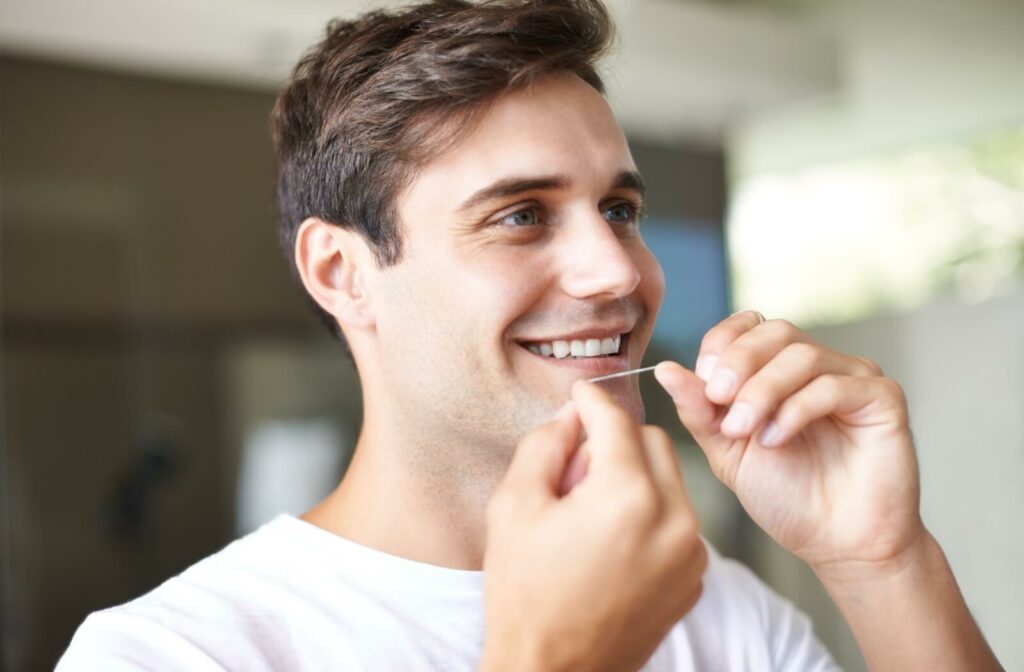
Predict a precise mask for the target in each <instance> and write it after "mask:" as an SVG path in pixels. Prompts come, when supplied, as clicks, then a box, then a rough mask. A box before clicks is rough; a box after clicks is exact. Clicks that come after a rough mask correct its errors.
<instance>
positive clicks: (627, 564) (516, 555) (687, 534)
mask: <svg viewBox="0 0 1024 672" xmlns="http://www.w3.org/2000/svg"><path fill="white" fill-rule="evenodd" d="M572 395H573V402H571V403H570V404H569V405H567V406H566V408H564V409H562V411H560V412H559V414H558V416H557V417H556V418H555V419H554V420H552V421H551V422H549V423H547V424H545V425H543V426H542V427H540V428H539V429H537V430H535V431H534V432H532V433H530V434H529V435H527V436H526V437H525V438H524V439H523V440H522V441H521V442H520V444H519V446H518V448H517V449H516V454H515V456H514V457H513V459H512V464H511V466H510V467H509V470H508V473H507V474H506V476H505V478H504V480H503V481H502V482H501V484H500V485H499V486H498V488H497V490H496V491H495V493H494V495H493V497H492V499H491V502H490V505H489V506H488V511H487V550H486V555H485V558H484V572H485V575H484V577H485V578H484V601H485V609H486V640H485V644H484V655H483V659H482V662H481V669H482V670H486V671H490V670H526V669H529V670H569V669H571V670H626V669H634V670H635V669H639V668H640V667H642V666H643V664H644V663H645V662H646V661H647V659H648V658H650V656H651V655H652V654H653V653H654V651H655V649H656V648H657V646H658V644H659V643H660V642H661V640H662V639H664V637H665V635H666V634H667V633H668V631H669V630H670V629H671V627H672V626H673V625H674V624H675V623H676V622H677V621H678V620H679V619H680V618H682V617H683V615H685V614H686V613H687V612H688V611H689V610H690V609H691V608H692V607H693V606H694V605H695V604H696V603H697V599H698V598H699V597H700V593H701V577H702V575H703V572H704V567H705V565H706V563H707V552H706V550H705V548H704V544H703V542H702V541H701V539H700V537H699V536H698V534H697V532H698V523H697V517H696V515H695V514H694V511H693V509H692V508H691V506H690V503H689V501H688V499H687V496H686V491H685V488H684V486H683V479H682V475H681V473H680V471H679V466H678V463H677V462H676V459H675V456H674V453H673V450H672V443H671V441H670V439H669V437H668V435H667V434H666V433H665V432H664V431H663V430H662V429H660V428H658V427H653V426H643V427H641V426H640V425H638V424H637V423H636V422H635V421H634V420H633V418H632V417H631V416H630V415H629V414H628V413H627V412H626V411H625V410H624V409H623V408H621V407H620V406H619V405H618V404H616V403H615V402H614V401H613V400H612V398H611V397H610V396H609V395H608V394H607V393H606V392H605V391H604V390H602V389H601V388H599V387H598V386H597V385H594V384H592V383H585V382H578V383H576V385H575V386H574V387H573V392H572ZM583 430H585V432H586V437H587V438H586V441H585V442H584V443H583V444H582V445H579V442H580V438H581V434H582V431H583ZM577 446H579V448H578V449H579V450H580V451H585V452H584V454H585V455H588V456H589V464H588V467H587V475H586V477H585V478H584V479H583V480H582V481H581V482H580V483H578V484H577V485H576V486H575V487H574V488H573V489H572V490H571V491H570V492H569V493H568V494H566V495H565V496H563V497H560V496H559V490H560V486H561V485H562V479H563V475H564V472H565V470H566V467H567V464H568V462H569V459H570V457H571V456H572V455H573V452H574V451H575V450H577Z"/></svg>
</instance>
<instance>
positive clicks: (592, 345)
mask: <svg viewBox="0 0 1024 672" xmlns="http://www.w3.org/2000/svg"><path fill="white" fill-rule="evenodd" d="M621 345H622V335H621V334H620V335H618V336H615V337H614V338H611V337H609V338H604V339H601V338H588V339H586V340H582V339H577V340H573V341H550V342H548V343H530V344H529V345H527V346H526V348H527V349H528V350H529V351H530V352H532V353H534V354H537V355H541V356H542V357H555V358H557V359H564V358H566V357H603V356H605V355H615V354H618V352H619V350H620V349H621Z"/></svg>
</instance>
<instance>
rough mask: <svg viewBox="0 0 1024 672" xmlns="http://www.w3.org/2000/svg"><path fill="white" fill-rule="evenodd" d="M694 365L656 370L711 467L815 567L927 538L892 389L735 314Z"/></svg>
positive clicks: (864, 563)
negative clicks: (689, 368)
mask: <svg viewBox="0 0 1024 672" xmlns="http://www.w3.org/2000/svg"><path fill="white" fill-rule="evenodd" d="M696 370H697V373H696V374H695V373H693V372H691V371H689V370H687V369H685V368H683V367H682V366H680V365H678V364H675V363H673V362H664V363H662V364H660V365H659V366H658V368H657V369H656V371H655V376H656V377H657V379H658V381H659V382H660V383H661V384H662V386H663V387H665V389H666V390H667V391H668V392H669V393H670V394H671V395H672V397H673V399H674V401H675V404H676V408H677V410H678V413H679V418H680V420H682V422H683V424H684V425H685V426H686V428H687V429H688V430H689V431H690V433H691V434H693V437H694V438H695V439H696V441H697V443H698V444H699V445H700V446H701V448H702V449H703V450H704V452H705V453H706V455H707V457H708V460H709V462H710V465H711V468H712V470H713V471H714V473H715V475H716V476H717V477H718V478H719V479H720V480H721V481H722V482H723V483H725V484H726V485H727V486H728V487H729V488H730V489H732V490H733V491H734V492H735V493H736V495H737V497H738V498H739V500H740V503H741V504H742V505H743V507H744V508H745V509H746V510H747V512H748V513H749V514H750V516H751V518H753V520H754V521H755V522H756V523H757V524H758V525H759V526H760V527H761V528H763V529H764V530H765V531H766V532H767V533H768V534H769V535H771V537H772V538H773V539H775V541H777V542H778V543H779V544H780V545H782V546H783V547H784V548H786V549H787V550H789V551H790V552H792V553H794V554H795V555H797V556H798V557H800V558H802V559H803V560H804V561H805V562H807V563H808V564H809V565H811V567H812V568H814V569H815V570H816V571H822V570H824V571H829V570H830V569H838V568H840V567H854V566H856V567H859V568H862V569H869V568H872V567H884V566H889V565H891V564H892V563H893V562H895V564H897V565H898V564H899V562H898V561H899V559H900V556H901V555H903V554H905V553H907V552H908V551H910V550H912V549H913V548H914V546H915V545H917V544H919V543H921V542H922V541H923V540H924V539H926V538H927V537H928V535H927V533H926V531H925V529H924V526H923V524H922V522H921V518H920V514H919V485H918V473H917V462H916V458H915V455H914V446H913V441H912V439H911V435H910V429H909V426H908V419H907V404H906V399H905V398H904V395H903V391H902V389H901V388H900V386H899V385H898V384H897V383H895V382H893V381H892V380H890V379H888V378H886V377H884V375H883V374H882V371H881V369H880V368H879V367H878V366H877V365H876V364H875V363H873V362H871V361H869V360H866V359H863V358H858V357H850V356H846V355H843V354H841V353H838V352H835V351H832V350H829V349H827V348H825V347H823V346H821V345H819V344H817V343H815V342H814V341H812V340H811V339H810V338H809V337H808V336H807V335H806V334H804V333H803V332H802V331H800V330H799V329H797V328H796V327H794V326H793V325H792V324H790V323H788V322H785V321H783V320H768V321H765V320H764V318H763V317H761V315H760V314H759V313H755V312H753V311H746V312H741V313H737V314H735V315H733V316H731V317H729V318H727V319H725V320H724V321H722V322H721V323H719V324H718V325H717V326H715V327H714V328H713V329H711V331H709V332H708V333H707V335H706V336H705V337H704V341H703V343H702V345H701V352H700V357H699V358H698V360H697V366H696Z"/></svg>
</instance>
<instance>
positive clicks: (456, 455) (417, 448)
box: [302, 403, 508, 570]
mask: <svg viewBox="0 0 1024 672" xmlns="http://www.w3.org/2000/svg"><path fill="white" fill-rule="evenodd" d="M376 410H377V409H375V408H374V405H372V404H369V403H367V405H366V406H365V418H364V423H363V430H362V432H361V433H360V437H359V441H358V443H357V445H356V449H355V453H354V455H353V458H352V462H351V464H350V465H349V468H348V470H347V471H346V473H345V476H344V478H343V479H342V481H341V484H340V485H339V486H338V488H337V489H336V490H335V491H334V492H333V493H331V494H330V495H329V496H328V497H327V498H326V499H324V500H323V501H322V502H320V503H319V504H317V505H316V506H315V507H313V508H312V509H311V510H310V511H308V512H307V513H305V514H304V515H303V516H302V518H303V519H304V520H306V521H308V522H310V523H313V524H314V525H317V526H319V527H322V528H324V529H326V530H328V531H330V532H333V533H335V534H338V535H340V536H343V537H345V538H346V539H349V540H351V541H354V542H356V543H359V544H362V545H364V546H368V547H370V548H374V549H376V550H379V551H383V552H385V553H389V554H391V555H396V556H399V557H404V558H409V559H411V560H416V561H419V562H425V563H429V564H433V565H439V566H442V567H452V568H457V569H472V570H479V569H481V568H482V567H483V557H484V546H485V543H486V528H485V513H484V512H485V510H486V507H487V502H488V500H489V499H490V496H491V493H492V492H493V491H494V488H495V487H496V486H497V484H498V481H499V480H500V479H501V477H502V476H503V475H504V472H505V468H506V467H507V466H508V465H507V462H505V463H503V464H501V463H498V461H495V460H494V459H490V460H488V459H486V456H487V455H488V454H489V452H488V451H481V450H480V448H479V447H476V446H472V447H470V446H467V447H465V448H463V449H461V450H460V449H456V448H455V447H454V446H453V445H452V443H451V442H450V441H445V442H443V444H442V443H440V442H438V441H436V440H434V441H431V440H429V439H425V438H423V437H422V436H415V432H409V431H408V430H407V429H405V428H403V427H401V426H400V425H399V424H397V423H396V422H395V418H398V417H400V416H398V415H397V414H388V413H377V412H375V411H376ZM384 420H389V421H390V422H385V421H384ZM410 434H413V435H410ZM482 458H484V459H482Z"/></svg>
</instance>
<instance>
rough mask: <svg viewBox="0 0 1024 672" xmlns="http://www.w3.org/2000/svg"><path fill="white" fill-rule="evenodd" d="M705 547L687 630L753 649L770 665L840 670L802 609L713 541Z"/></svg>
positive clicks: (725, 644) (736, 647) (721, 643)
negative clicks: (704, 565)
mask: <svg viewBox="0 0 1024 672" xmlns="http://www.w3.org/2000/svg"><path fill="white" fill-rule="evenodd" d="M707 548H708V567H707V570H706V571H705V574H704V593H703V595H702V596H701V599H700V602H699V603H698V604H697V606H696V607H695V608H694V609H693V611H692V612H690V614H688V615H687V616H686V618H684V624H685V626H686V627H687V629H688V630H690V631H691V632H693V633H694V634H695V635H696V636H697V637H699V638H700V640H701V641H705V642H706V641H709V639H708V638H709V637H710V638H711V639H712V640H714V641H717V643H718V645H719V646H723V647H727V648H730V649H733V650H745V651H747V652H748V654H749V653H750V652H751V651H756V653H757V654H758V655H757V657H758V658H761V659H763V661H764V662H765V664H766V665H767V666H770V667H768V669H773V670H834V669H838V668H837V667H836V666H835V663H834V662H833V661H832V658H831V656H830V655H829V654H828V651H827V650H826V649H825V647H824V646H823V645H822V644H821V642H820V641H819V640H818V639H817V637H816V636H815V634H814V628H813V625H812V623H811V620H810V619H809V618H808V617H807V616H806V614H804V613H803V612H801V611H800V610H799V609H797V608H796V606H794V605H793V603H792V602H790V601H789V600H787V599H786V598H784V597H782V596H780V595H778V594H777V593H776V592H775V591H773V590H772V589H771V588H769V587H768V586H767V585H766V584H765V583H764V582H763V581H761V579H760V578H758V577H757V575H755V574H754V572H752V571H751V570H750V569H749V568H747V567H746V566H745V565H743V564H741V563H739V562H737V561H736V560H732V559H730V558H725V557H723V556H722V555H720V554H719V553H718V551H717V550H716V549H715V548H713V547H712V546H711V544H707ZM712 633H713V634H712ZM729 669H732V668H729Z"/></svg>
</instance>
